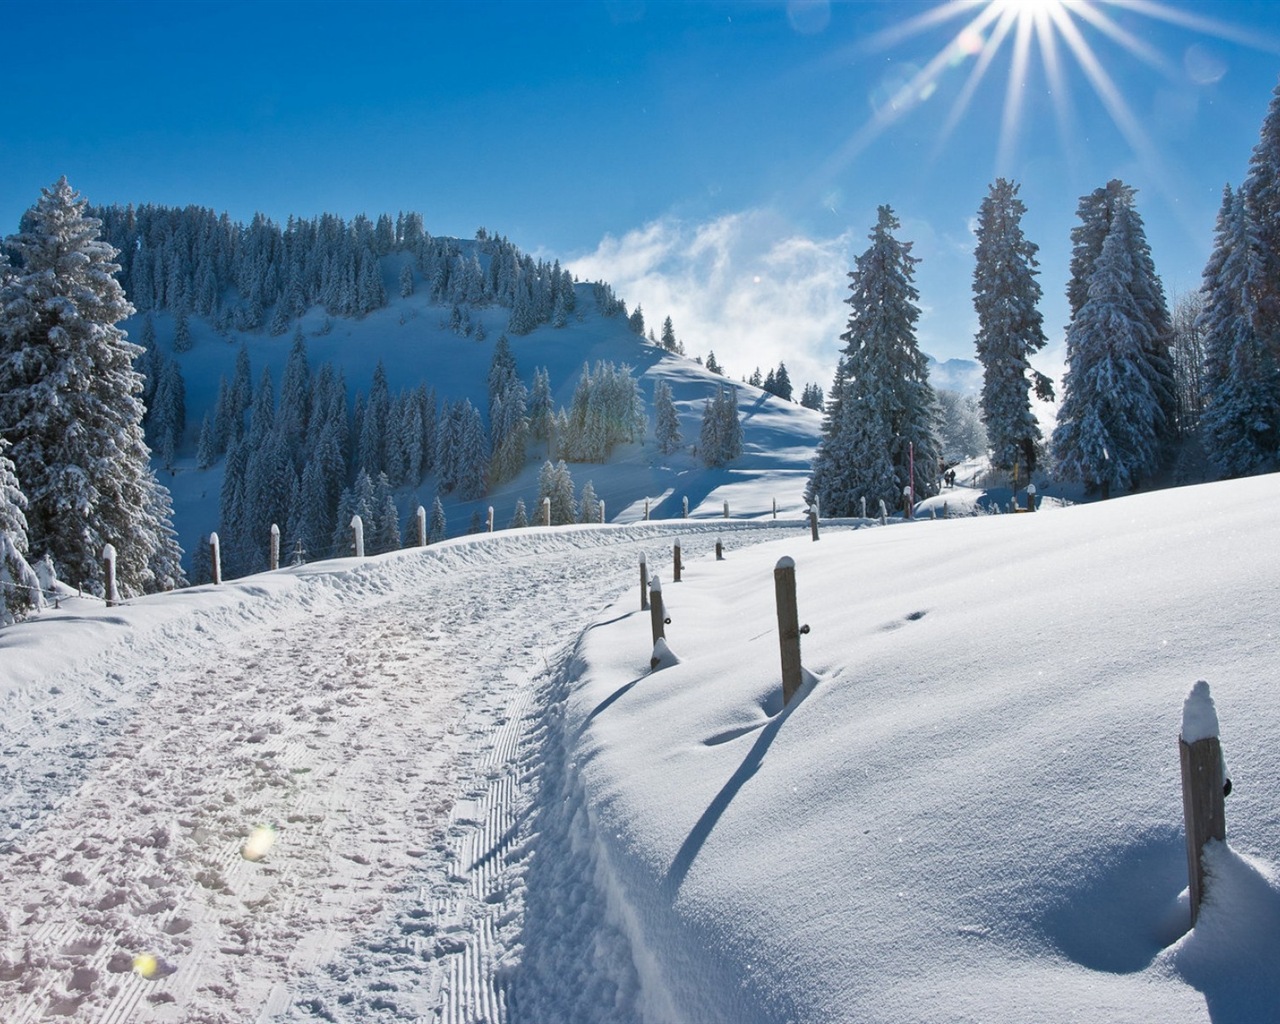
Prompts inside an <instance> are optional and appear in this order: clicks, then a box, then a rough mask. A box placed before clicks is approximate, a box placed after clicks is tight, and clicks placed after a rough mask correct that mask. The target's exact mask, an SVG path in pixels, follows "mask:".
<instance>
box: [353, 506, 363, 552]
mask: <svg viewBox="0 0 1280 1024" xmlns="http://www.w3.org/2000/svg"><path fill="white" fill-rule="evenodd" d="M351 545H352V547H354V548H355V550H356V558H364V520H363V519H361V518H360V517H359V516H352V517H351Z"/></svg>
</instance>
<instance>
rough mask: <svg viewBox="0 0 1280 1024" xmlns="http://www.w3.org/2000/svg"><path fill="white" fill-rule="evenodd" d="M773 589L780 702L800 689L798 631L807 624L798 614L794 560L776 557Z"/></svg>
mask: <svg viewBox="0 0 1280 1024" xmlns="http://www.w3.org/2000/svg"><path fill="white" fill-rule="evenodd" d="M773 590H774V595H775V597H776V598H777V603H778V644H779V646H780V648H781V651H782V703H783V705H784V706H785V705H787V704H790V703H791V698H792V697H794V696H795V694H796V691H797V690H799V689H800V683H801V679H802V673H801V670H800V635H801V634H802V633H807V632H809V627H808V626H801V625H800V614H799V611H798V610H797V607H796V563H795V560H794V559H792V558H789V557H787V556H785V555H784V556H783V557H782V558H779V559H778V564H777V566H775V567H774V570H773Z"/></svg>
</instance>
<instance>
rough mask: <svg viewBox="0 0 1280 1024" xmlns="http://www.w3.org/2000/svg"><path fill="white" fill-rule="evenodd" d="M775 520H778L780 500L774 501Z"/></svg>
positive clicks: (775, 499)
mask: <svg viewBox="0 0 1280 1024" xmlns="http://www.w3.org/2000/svg"><path fill="white" fill-rule="evenodd" d="M773 518H774V519H777V518H778V499H777V498H774V499H773Z"/></svg>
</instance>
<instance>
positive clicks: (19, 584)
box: [0, 267, 44, 626]
mask: <svg viewBox="0 0 1280 1024" xmlns="http://www.w3.org/2000/svg"><path fill="white" fill-rule="evenodd" d="M2 271H3V268H2V267H0V272H2ZM7 447H8V442H6V441H5V440H4V439H3V438H0V626H4V625H8V624H9V623H11V622H16V621H17V620H19V619H23V618H26V616H27V615H29V614H31V613H32V612H35V611H39V610H40V609H41V608H42V607H43V606H44V598H43V596H42V594H41V592H40V580H39V578H38V577H37V576H36V574H35V570H33V569H32V568H31V565H30V563H29V562H28V561H27V553H28V551H29V550H30V549H29V546H28V543H27V517H26V516H25V515H24V514H23V510H24V509H25V508H26V507H27V498H26V495H24V494H23V493H22V489H21V488H20V487H19V486H18V478H17V476H16V475H15V474H14V471H13V463H12V462H10V461H9V457H8V456H7V455H6V454H5V449H6V448H7Z"/></svg>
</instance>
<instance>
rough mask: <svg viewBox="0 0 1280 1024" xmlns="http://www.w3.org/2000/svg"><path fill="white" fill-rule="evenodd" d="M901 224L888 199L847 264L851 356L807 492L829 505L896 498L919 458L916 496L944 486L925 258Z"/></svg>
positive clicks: (841, 372)
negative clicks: (923, 299) (919, 282)
mask: <svg viewBox="0 0 1280 1024" xmlns="http://www.w3.org/2000/svg"><path fill="white" fill-rule="evenodd" d="M898 227H899V223H898V218H897V217H895V216H894V214H893V210H892V209H890V208H889V207H888V206H881V207H880V208H879V214H878V219H877V222H876V226H875V228H874V229H873V230H872V231H871V233H870V235H868V237H869V238H870V240H871V245H870V247H868V249H867V250H866V251H865V252H864V253H863V254H862V255H861V256H859V257H858V258H857V260H856V265H855V267H854V269H853V270H852V271H850V272H849V280H850V284H849V291H850V295H849V298H848V299H846V300H845V301H847V302H848V303H849V306H850V314H849V323H848V329H847V330H846V331H845V333H844V334H842V335H841V336H840V337H841V340H842V341H843V342H844V343H845V347H844V350H843V351H844V356H843V359H842V360H841V364H840V367H839V368H838V369H837V373H836V380H835V383H834V384H833V385H832V394H831V408H830V410H829V412H828V416H827V420H826V422H825V423H824V425H823V439H822V442H821V444H819V446H818V454H817V456H816V457H815V459H814V463H813V475H812V477H811V478H810V481H809V488H808V492H807V497H808V498H809V500H813V498H815V497H816V498H819V499H820V500H821V502H822V509H823V512H824V513H826V514H829V515H835V516H849V515H853V514H854V510H855V509H856V508H857V507H858V499H859V498H861V497H865V498H866V499H867V501H869V502H875V501H878V500H881V499H883V500H884V502H885V504H886V505H888V506H889V507H891V508H892V507H895V506H896V505H897V504H898V503H899V502H900V501H901V499H902V491H903V489H904V488H906V487H910V486H912V482H913V481H912V476H911V469H912V468H914V487H913V492H914V496H915V498H916V499H917V500H919V499H920V498H922V497H927V496H929V495H931V494H934V493H936V491H937V488H938V448H939V446H938V439H937V434H936V431H935V420H936V416H937V402H936V399H935V397H934V394H933V388H932V387H931V386H930V384H929V367H928V363H927V361H926V359H925V357H924V354H923V353H922V352H921V351H920V349H919V347H918V346H917V344H916V337H915V323H916V320H918V319H919V317H920V307H919V306H917V305H916V302H917V301H918V299H919V297H920V296H919V292H917V291H916V288H915V285H914V284H913V279H914V276H915V265H916V263H918V262H919V260H917V259H916V258H915V257H914V256H912V255H911V243H910V242H901V241H899V240H898V239H897V238H895V237H894V235H893V232H894V231H896V230H897V229H898Z"/></svg>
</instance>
